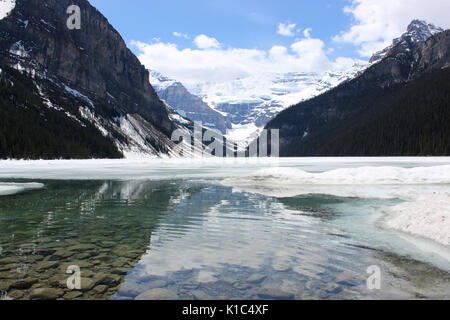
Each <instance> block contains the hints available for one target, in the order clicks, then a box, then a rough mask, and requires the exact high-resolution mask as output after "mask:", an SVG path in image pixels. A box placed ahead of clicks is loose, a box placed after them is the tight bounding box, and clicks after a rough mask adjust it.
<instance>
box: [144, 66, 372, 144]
mask: <svg viewBox="0 0 450 320" xmlns="http://www.w3.org/2000/svg"><path fill="white" fill-rule="evenodd" d="M366 66H367V63H365V62H364V61H361V62H359V63H355V64H354V65H353V66H352V67H351V68H349V69H348V70H345V71H327V72H324V73H313V72H310V73H305V72H289V73H285V74H281V73H261V74H258V75H253V76H249V77H246V78H240V79H235V80H233V81H230V82H222V83H211V82H205V83H200V84H198V85H197V86H196V87H194V88H192V89H191V90H190V92H187V90H186V88H184V87H183V85H182V84H181V83H180V82H178V81H176V80H174V79H170V78H168V77H166V76H164V75H162V74H161V73H159V72H156V71H152V72H151V83H152V85H153V86H154V88H155V89H156V91H157V92H158V95H159V96H160V98H162V99H164V100H165V101H167V102H168V103H169V104H170V105H171V106H173V107H174V108H175V109H176V110H177V111H178V112H179V113H180V114H182V115H183V116H186V117H187V118H189V119H191V120H194V121H202V123H203V125H205V126H206V127H209V128H214V129H219V130H221V131H222V132H223V133H224V134H226V136H227V138H229V139H231V140H234V141H241V140H245V139H247V138H250V137H251V136H252V135H254V134H257V133H258V132H259V131H260V130H261V129H262V128H263V127H264V126H265V125H266V124H267V123H268V122H269V121H270V120H271V119H272V118H274V117H275V116H276V115H277V114H278V113H280V112H281V111H283V110H284V109H286V108H288V107H289V106H291V105H293V104H296V103H299V102H301V101H304V100H307V99H310V98H312V97H315V96H317V95H319V94H321V93H323V92H325V91H327V90H329V89H331V88H334V87H335V86H337V85H339V84H340V83H342V82H344V81H346V80H349V79H352V78H353V77H355V76H356V75H357V74H358V73H360V72H362V71H363V70H364V69H365V68H366ZM181 87H182V88H183V89H184V90H182V89H180V88H181ZM192 97H195V101H196V102H197V103H196V104H192V103H191V101H192V100H193V98H192ZM186 110H188V112H186ZM211 115H214V117H212V116H211ZM224 129H225V130H226V131H225V130H224Z"/></svg>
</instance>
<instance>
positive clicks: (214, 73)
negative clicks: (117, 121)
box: [131, 37, 355, 88]
mask: <svg viewBox="0 0 450 320" xmlns="http://www.w3.org/2000/svg"><path fill="white" fill-rule="evenodd" d="M196 39H204V37H201V38H198V37H197V38H196ZM208 39H213V38H208ZM214 40H215V41H212V42H211V43H210V45H205V43H203V42H202V41H198V42H199V43H200V42H201V43H200V45H198V44H197V45H198V47H199V48H200V49H190V48H186V49H179V48H178V46H177V45H176V44H173V43H162V42H159V43H143V42H137V41H133V42H132V43H131V44H132V45H133V46H135V47H136V48H137V49H138V51H139V52H140V53H139V54H138V58H139V59H140V61H141V62H142V64H144V65H145V66H146V67H147V68H149V69H153V70H157V71H159V72H162V73H163V74H165V75H167V76H169V77H171V78H174V79H177V80H179V81H181V82H183V84H185V85H186V86H187V87H188V88H193V87H194V86H195V85H196V84H198V83H200V82H205V81H212V82H226V81H230V80H234V79H236V78H240V77H246V76H250V75H257V74H261V73H265V72H276V73H286V72H322V71H326V70H329V69H335V70H344V69H346V68H348V67H350V66H351V65H352V64H353V63H354V62H355V60H353V59H345V58H339V59H337V60H335V61H332V60H330V59H329V58H328V57H327V51H328V50H327V48H326V47H325V43H324V42H323V41H322V40H320V39H312V38H304V39H300V40H296V41H295V42H294V43H292V45H290V46H289V47H286V46H273V47H272V48H271V49H269V50H257V49H243V48H223V47H219V48H217V45H215V46H213V47H212V49H211V44H218V43H219V42H218V41H217V40H216V39H214ZM205 42H206V41H205ZM204 49H209V50H204Z"/></svg>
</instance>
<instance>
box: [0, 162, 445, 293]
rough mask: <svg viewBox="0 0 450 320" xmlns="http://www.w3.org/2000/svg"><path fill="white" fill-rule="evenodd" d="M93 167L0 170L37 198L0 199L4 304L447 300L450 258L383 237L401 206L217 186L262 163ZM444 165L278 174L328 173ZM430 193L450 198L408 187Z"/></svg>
mask: <svg viewBox="0 0 450 320" xmlns="http://www.w3.org/2000/svg"><path fill="white" fill-rule="evenodd" d="M92 163H93V164H92V166H91V167H89V166H87V165H86V163H83V164H80V163H79V162H73V163H71V164H72V167H71V169H70V170H66V171H64V166H63V165H60V167H58V164H54V165H53V163H49V162H41V163H39V164H35V165H34V168H33V166H32V165H30V164H28V165H27V164H26V163H15V164H11V163H9V164H8V163H6V164H5V163H2V164H0V177H2V182H4V183H5V182H6V183H9V182H14V183H16V184H18V183H25V182H27V183H28V182H34V183H42V184H43V185H44V188H41V189H30V190H27V189H25V190H23V191H22V192H19V193H16V194H9V195H8V194H6V195H3V196H0V291H2V294H3V297H4V298H5V297H7V298H11V299H29V298H33V297H37V296H36V290H37V289H39V288H41V289H42V288H45V289H47V288H51V289H53V290H52V291H50V293H48V292H47V294H48V296H49V297H55V298H59V299H74V298H76V299H134V298H136V297H139V298H147V299H164V298H173V299H380V298H387V299H396V298H407V299H414V298H438V299H449V298H450V274H449V271H450V259H449V256H450V255H449V253H450V251H449V248H448V246H445V245H439V244H437V243H434V242H433V241H428V240H426V239H421V238H420V237H413V236H411V235H406V234H401V233H397V232H394V231H391V230H386V229H383V228H381V227H380V226H379V225H378V221H379V220H380V218H382V216H383V214H382V212H381V210H380V208H383V207H385V206H393V205H396V204H398V203H400V202H402V201H403V200H402V199H398V198H396V197H393V198H389V199H386V198H377V197H373V198H372V197H345V196H336V195H333V194H328V195H327V194H319V193H316V194H298V195H292V194H291V195H288V196H286V195H276V193H274V194H273V195H272V194H271V193H270V192H267V188H264V192H259V191H254V189H255V188H242V187H239V188H236V187H234V186H229V185H228V183H227V184H223V179H224V178H225V177H229V176H243V175H246V174H249V173H252V172H254V171H255V170H257V169H258V168H259V167H261V166H263V165H262V164H261V163H259V164H255V163H237V164H236V163H234V164H230V163H228V164H226V165H224V164H223V163H219V162H218V163H216V164H214V163H213V164H209V165H206V164H198V163H195V162H191V163H190V164H187V165H182V164H181V163H178V162H175V163H167V162H152V163H134V164H132V163H128V164H126V163H125V162H123V163H121V162H110V163H107V164H105V163H95V164H94V162H92ZM448 163H450V161H449V160H448V159H440V160H439V159H438V160H435V161H432V162H420V161H419V160H414V159H412V160H408V161H400V160H392V159H391V160H379V161H375V160H370V162H368V161H361V162H358V161H354V160H352V161H347V162H345V161H334V160H329V161H328V162H326V161H325V160H320V161H316V162H315V161H312V160H311V161H309V160H308V161H306V162H305V160H303V161H301V160H295V159H292V160H289V161H282V162H281V163H277V165H278V166H282V167H283V166H284V167H289V168H301V169H302V170H305V171H308V172H323V171H328V170H331V169H336V168H348V167H352V168H357V167H361V166H367V165H369V164H370V165H380V166H381V165H383V166H386V165H390V166H401V167H418V166H436V165H440V164H448ZM67 165H68V163H66V168H67ZM89 173H91V174H89ZM46 177H47V178H46ZM89 177H91V178H92V179H93V180H91V179H89ZM23 178H26V179H23ZM77 178H79V179H81V180H77ZM49 179H52V180H49ZM362 188H364V187H363V186H359V187H357V189H359V190H361V189H362ZM382 188H385V187H384V186H371V189H368V191H370V192H371V190H375V191H376V190H380V189H382ZM392 188H394V187H392ZM405 188H411V186H403V185H401V186H396V187H395V188H394V189H396V192H398V189H402V190H403V189H405ZM430 188H431V189H432V190H431V191H432V192H435V191H436V190H438V191H449V188H450V185H448V184H443V185H436V186H421V185H415V186H414V189H415V191H416V192H422V191H423V192H425V191H426V190H425V189H430ZM433 188H434V189H433ZM275 189H277V190H278V189H279V188H277V187H276V188H275ZM338 189H340V188H339V187H338ZM427 192H428V191H427ZM331 193H332V192H331ZM70 265H78V266H79V267H80V268H81V277H82V289H81V290H69V289H68V288H67V285H66V280H67V278H68V277H69V276H70V274H67V273H66V271H67V267H68V266H70ZM370 266H377V267H379V269H380V271H381V286H380V289H375V290H370V289H368V288H367V283H366V282H367V279H368V277H369V276H370V274H368V273H367V268H368V267H370Z"/></svg>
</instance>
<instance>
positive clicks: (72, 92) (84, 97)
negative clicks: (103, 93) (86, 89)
mask: <svg viewBox="0 0 450 320" xmlns="http://www.w3.org/2000/svg"><path fill="white" fill-rule="evenodd" d="M64 87H65V90H66V91H67V92H69V93H70V94H71V95H73V96H74V97H77V98H82V99H83V100H84V101H86V102H87V103H89V105H90V106H91V107H92V108H94V109H95V105H94V103H93V102H92V100H91V99H89V98H88V97H87V96H85V95H84V94H82V93H81V92H79V91H77V90H75V89H72V88H70V87H68V86H67V85H64Z"/></svg>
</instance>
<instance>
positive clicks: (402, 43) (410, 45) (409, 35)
mask: <svg viewBox="0 0 450 320" xmlns="http://www.w3.org/2000/svg"><path fill="white" fill-rule="evenodd" d="M442 31H444V29H442V28H439V27H436V26H435V25H433V24H430V23H427V22H426V21H423V20H418V19H415V20H413V21H412V22H411V23H410V24H409V25H408V28H407V30H406V32H405V33H403V34H402V35H401V36H400V37H399V38H396V39H394V40H393V42H392V45H390V46H389V47H387V48H385V49H383V50H381V51H379V52H377V53H375V54H374V55H373V56H372V58H371V59H370V63H377V62H379V61H381V60H382V59H383V58H385V57H387V56H390V55H394V54H397V53H398V52H402V51H408V50H413V49H415V48H417V47H418V46H419V44H420V43H422V42H424V41H426V40H427V39H428V38H430V37H431V36H432V35H435V34H436V33H440V32H442Z"/></svg>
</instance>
